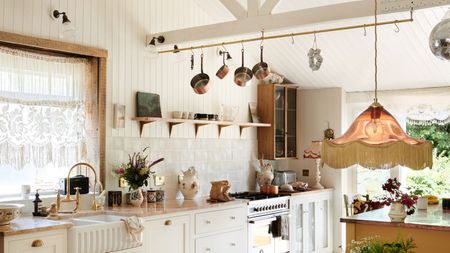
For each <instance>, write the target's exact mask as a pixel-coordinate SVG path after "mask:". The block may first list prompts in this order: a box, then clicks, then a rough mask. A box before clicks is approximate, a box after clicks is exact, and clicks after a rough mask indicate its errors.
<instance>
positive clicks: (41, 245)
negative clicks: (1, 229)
mask: <svg viewBox="0 0 450 253" xmlns="http://www.w3.org/2000/svg"><path fill="white" fill-rule="evenodd" d="M7 252H8V253H65V252H67V244H66V237H65V235H63V234H57V235H50V236H45V237H39V238H38V237H36V238H28V239H20V240H11V241H10V242H9V243H8V251H7Z"/></svg>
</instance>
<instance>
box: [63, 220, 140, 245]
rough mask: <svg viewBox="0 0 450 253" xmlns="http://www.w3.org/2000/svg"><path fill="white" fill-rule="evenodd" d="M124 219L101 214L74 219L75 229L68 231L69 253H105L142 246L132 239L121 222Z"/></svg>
mask: <svg viewBox="0 0 450 253" xmlns="http://www.w3.org/2000/svg"><path fill="white" fill-rule="evenodd" d="M124 217H125V216H118V215H108V214H101V215H93V216H86V217H79V218H74V219H72V223H73V227H72V228H70V229H69V231H68V246H69V253H86V252H92V253H105V252H115V251H120V250H125V249H131V248H136V247H139V246H141V244H140V243H139V242H135V241H132V240H131V239H130V237H129V235H128V233H127V230H126V228H125V224H124V223H123V222H122V221H121V219H122V218H124Z"/></svg>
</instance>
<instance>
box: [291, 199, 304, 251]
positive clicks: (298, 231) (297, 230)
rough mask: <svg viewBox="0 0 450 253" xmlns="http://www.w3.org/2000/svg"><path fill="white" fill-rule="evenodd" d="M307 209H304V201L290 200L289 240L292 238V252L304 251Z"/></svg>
mask: <svg viewBox="0 0 450 253" xmlns="http://www.w3.org/2000/svg"><path fill="white" fill-rule="evenodd" d="M306 214H307V211H306V209H305V204H304V202H301V201H292V202H291V217H292V221H291V224H292V225H293V226H291V234H292V237H291V240H292V244H291V247H292V249H293V250H292V252H294V253H303V252H305V243H304V237H305V229H306V228H305V227H306V226H305V220H306Z"/></svg>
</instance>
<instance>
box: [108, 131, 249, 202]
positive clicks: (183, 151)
mask: <svg viewBox="0 0 450 253" xmlns="http://www.w3.org/2000/svg"><path fill="white" fill-rule="evenodd" d="M107 145H108V147H109V155H110V157H112V158H111V159H109V160H110V164H108V167H109V168H111V167H112V165H113V164H114V163H115V162H117V163H118V162H121V161H126V160H127V155H128V154H130V153H131V154H132V153H133V152H134V151H137V150H141V149H143V148H145V147H147V146H149V147H150V148H151V150H152V151H151V156H150V157H151V159H152V160H156V159H158V158H160V157H164V158H165V161H164V162H163V163H161V164H159V165H157V166H155V167H156V172H157V174H158V175H162V176H164V177H165V179H166V185H165V186H164V189H165V191H166V196H167V198H171V199H172V198H176V197H181V195H177V194H180V193H178V189H177V185H178V174H180V172H181V170H186V169H188V168H189V167H190V166H194V167H195V168H196V169H197V171H198V175H199V179H200V194H199V196H200V195H201V196H205V195H208V194H209V190H210V181H215V180H221V179H227V180H229V181H230V182H232V188H231V191H232V192H234V191H244V190H248V189H253V188H254V187H255V165H256V164H257V161H256V155H257V153H256V151H257V145H258V144H257V140H255V139H177V138H142V139H141V138H127V137H114V138H110V139H109V141H108V143H107ZM107 176H108V180H107V182H108V189H118V182H117V180H116V179H115V178H114V177H113V176H112V175H111V173H107ZM124 192H126V189H124Z"/></svg>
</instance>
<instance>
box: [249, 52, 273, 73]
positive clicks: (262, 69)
mask: <svg viewBox="0 0 450 253" xmlns="http://www.w3.org/2000/svg"><path fill="white" fill-rule="evenodd" d="M263 51H264V46H263V45H261V61H260V62H259V63H257V64H256V65H255V66H253V68H252V72H253V74H254V75H255V77H256V79H258V80H263V79H264V78H266V77H267V76H268V75H269V74H270V68H269V65H268V64H267V63H265V62H264V61H263Z"/></svg>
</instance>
